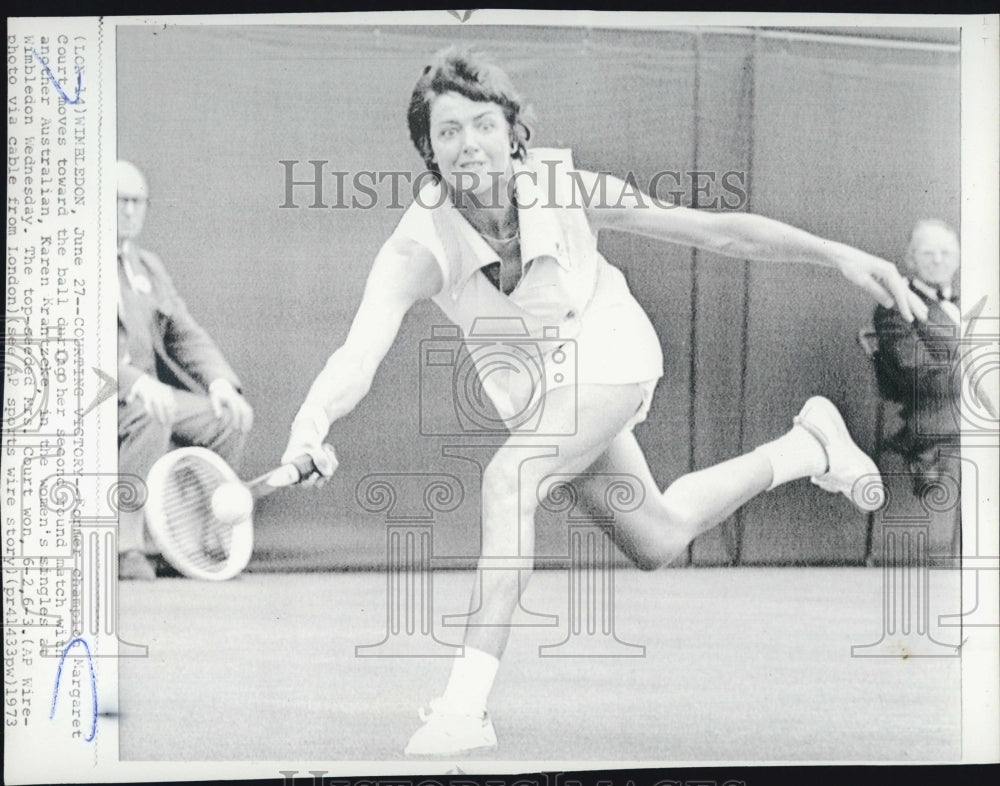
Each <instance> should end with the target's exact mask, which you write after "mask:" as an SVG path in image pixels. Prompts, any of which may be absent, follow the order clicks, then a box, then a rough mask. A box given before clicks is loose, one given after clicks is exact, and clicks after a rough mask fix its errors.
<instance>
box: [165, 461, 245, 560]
mask: <svg viewBox="0 0 1000 786" xmlns="http://www.w3.org/2000/svg"><path fill="white" fill-rule="evenodd" d="M225 482H227V479H226V478H225V477H224V476H223V474H222V473H221V472H220V471H219V470H218V469H217V468H216V467H214V466H212V465H211V464H210V463H208V462H207V461H204V460H202V459H200V458H198V457H197V456H186V457H184V458H183V459H181V460H179V461H178V462H177V463H176V464H175V465H174V467H173V468H172V469H171V471H170V474H169V475H168V477H167V478H166V482H165V483H164V491H163V521H164V525H165V529H166V531H167V533H168V536H169V537H170V539H171V540H172V541H173V544H174V546H175V548H176V549H178V550H179V551H181V552H183V554H184V556H185V557H186V558H187V559H189V560H190V561H191V562H192V563H194V564H196V565H197V566H198V567H200V568H203V569H206V570H212V569H213V568H218V569H221V568H222V567H223V566H224V565H225V564H226V561H227V560H228V559H229V555H230V553H231V552H232V539H233V525H232V522H228V523H227V522H224V521H221V520H220V519H219V518H217V517H216V515H215V514H214V513H213V511H212V494H213V493H214V492H215V490H216V489H218V488H219V486H221V485H222V484H223V483H225Z"/></svg>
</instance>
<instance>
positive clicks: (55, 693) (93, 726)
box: [49, 636, 97, 742]
mask: <svg viewBox="0 0 1000 786" xmlns="http://www.w3.org/2000/svg"><path fill="white" fill-rule="evenodd" d="M77 644H80V645H81V646H82V647H83V649H84V652H86V653H87V666H88V667H89V668H90V697H91V700H92V707H91V710H92V713H91V721H90V735H89V736H87V737H84V738H83V739H84V741H85V742H92V741H93V739H94V737H96V736H97V675H96V674H94V658H93V656H92V655H91V654H90V647H89V646H87V642H86V641H85V640H84V639H81V638H80V637H79V636H78V637H77V638H75V639H73V640H72V641H71V642H70V643H69V644H67V645H66V649H64V650H63V653H62V657H60V658H59V668H58V670H57V671H56V686H55V688H53V689H52V708H51V709H50V710H49V720H52V719H53V718H54V717H55V716H56V700H57V699H58V698H59V680H60V679H62V670H63V664H64V663H65V662H66V657H67V656H68V655H69V651H70V650H71V649H73V647H74V646H75V645H77Z"/></svg>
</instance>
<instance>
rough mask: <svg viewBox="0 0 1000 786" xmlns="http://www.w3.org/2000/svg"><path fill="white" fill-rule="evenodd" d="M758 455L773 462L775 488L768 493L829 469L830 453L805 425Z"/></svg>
mask: <svg viewBox="0 0 1000 786" xmlns="http://www.w3.org/2000/svg"><path fill="white" fill-rule="evenodd" d="M754 453H761V454H763V455H764V456H766V457H767V460H768V461H770V462H771V474H772V477H771V485H770V486H768V487H767V489H768V491H770V490H771V489H773V488H776V487H777V486H780V485H781V484H782V483H788V482H789V481H792V480H796V479H798V478H808V477H815V476H816V475H822V474H824V473H825V472H826V471H827V469H828V464H827V458H826V450H825V449H824V447H823V446H822V445H821V444H820V442H819V440H818V439H816V437H814V436H813V435H812V434H810V433H809V432H808V431H806V430H805V429H804V428H802V426H793V427H792V430H791V431H789V432H788V433H787V434H785V435H784V436H781V437H778V438H777V439H775V440H772V441H771V442H766V443H764V444H763V445H761V446H760V447H759V448H757V449H756V450H755V451H754Z"/></svg>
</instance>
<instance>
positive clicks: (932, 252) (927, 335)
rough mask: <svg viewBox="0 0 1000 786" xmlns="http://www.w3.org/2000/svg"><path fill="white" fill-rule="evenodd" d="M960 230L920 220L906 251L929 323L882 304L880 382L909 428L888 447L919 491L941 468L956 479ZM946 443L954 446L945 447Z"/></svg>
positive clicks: (877, 321) (879, 312)
mask: <svg viewBox="0 0 1000 786" xmlns="http://www.w3.org/2000/svg"><path fill="white" fill-rule="evenodd" d="M959 256H960V248H959V241H958V235H957V234H956V233H955V231H954V230H953V229H952V228H951V227H949V226H948V225H947V224H945V223H944V222H942V221H937V220H926V221H920V222H918V223H917V225H916V226H915V227H914V228H913V232H912V233H911V235H910V243H909V246H908V248H907V251H906V266H907V267H908V269H909V271H908V272H909V273H910V275H911V279H910V287H911V288H912V289H913V291H914V292H916V294H917V295H918V296H919V297H920V298H921V299H923V301H924V302H925V303H926V304H927V308H928V317H927V321H926V322H925V323H924V322H918V321H914V322H913V323H908V322H905V321H904V320H903V319H902V318H901V317H900V316H899V315H898V313H894V312H892V311H890V310H889V309H886V308H882V307H881V306H879V307H878V308H876V310H875V331H876V333H877V334H878V342H879V350H878V353H877V354H876V356H875V361H876V373H877V374H878V376H879V387H880V389H881V390H882V392H883V394H885V395H886V396H887V397H888V398H890V399H892V400H893V401H896V402H898V403H899V404H902V409H901V412H900V416H901V417H902V419H903V427H902V429H900V431H899V432H898V433H897V434H895V435H894V436H893V437H891V438H890V439H889V440H888V442H887V447H889V448H890V449H892V450H894V451H896V452H897V453H899V454H900V455H902V456H903V458H904V459H905V460H906V462H907V464H908V466H909V470H910V472H911V473H913V475H912V480H913V489H914V493H916V494H917V495H918V496H919V495H920V494H922V493H924V492H925V490H926V489H927V488H928V484H929V483H932V482H934V481H935V480H937V479H939V478H940V477H941V476H942V474H946V475H950V476H952V477H954V478H955V479H956V480H957V477H958V475H957V473H958V462H957V461H956V460H955V459H954V458H951V456H952V455H954V454H957V452H958V446H959V427H960V414H959V401H960V398H961V374H960V373H959V369H958V368H957V363H958V362H959V359H958V358H957V351H958V343H959V341H958V340H959V338H960V337H961V313H960V311H959V307H958V293H957V291H956V290H955V288H954V278H955V274H956V273H957V272H958V265H959ZM945 446H948V447H951V448H953V450H944V451H942V448H944V447H945Z"/></svg>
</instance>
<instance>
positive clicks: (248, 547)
mask: <svg viewBox="0 0 1000 786" xmlns="http://www.w3.org/2000/svg"><path fill="white" fill-rule="evenodd" d="M316 472H318V470H317V469H316V465H315V464H314V463H313V460H312V458H310V457H309V456H308V455H305V456H300V457H299V458H298V459H296V460H295V461H293V462H291V463H290V464H284V465H282V466H280V467H278V468H277V469H273V470H271V471H270V472H266V473H265V474H263V475H261V476H260V477H258V478H255V479H254V480H251V481H249V482H247V483H244V482H243V481H242V480H240V478H239V477H238V476H237V474H236V473H235V472H234V471H233V469H232V468H231V467H230V466H229V465H228V464H227V463H226V462H225V461H224V460H223V459H222V458H220V457H219V456H218V455H217V454H216V453H213V452H212V451H211V450H208V449H207V448H198V447H189V448H179V449H178V450H172V451H170V452H169V453H167V454H166V455H165V456H162V457H160V458H159V459H158V460H157V462H156V463H155V464H154V465H153V467H152V469H150V471H149V476H148V477H147V479H146V486H147V498H146V526H147V527H148V528H149V532H150V534H151V535H152V536H153V540H154V541H155V542H156V545H157V546H158V547H159V549H160V552H161V553H162V554H163V557H164V558H165V559H166V560H167V561H168V562H169V563H170V564H171V565H173V566H174V567H175V568H176V569H177V570H179V571H180V572H181V573H182V574H184V575H185V576H188V577H190V578H194V579H204V580H207V581H225V580H227V579H231V578H233V577H234V576H236V575H238V574H239V573H240V572H242V570H243V569H244V568H245V567H246V566H247V564H248V563H249V562H250V557H251V555H252V553H253V504H254V502H255V501H256V500H258V499H260V498H261V497H266V496H267V495H268V494H271V493H272V492H274V491H277V490H278V489H280V488H284V487H286V486H293V485H295V484H296V483H299V482H300V481H302V480H305V479H306V478H308V477H310V476H311V475H313V474H315V473H316ZM248 492H249V494H248ZM244 499H245V506H244V505H243V501H244ZM227 501H228V504H225V503H227ZM234 501H235V502H234ZM220 503H221V504H220ZM223 508H225V509H226V512H225V513H223V514H222V517H220V511H222V510H223Z"/></svg>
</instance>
